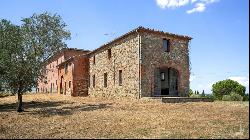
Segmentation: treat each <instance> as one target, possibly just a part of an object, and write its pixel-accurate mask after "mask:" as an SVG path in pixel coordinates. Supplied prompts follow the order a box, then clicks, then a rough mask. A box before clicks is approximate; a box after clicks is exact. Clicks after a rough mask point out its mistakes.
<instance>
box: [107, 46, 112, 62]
mask: <svg viewBox="0 0 250 140" xmlns="http://www.w3.org/2000/svg"><path fill="white" fill-rule="evenodd" d="M107 51H108V59H109V60H110V59H111V57H112V52H111V48H110V49H108V50H107Z"/></svg>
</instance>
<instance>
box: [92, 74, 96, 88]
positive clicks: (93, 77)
mask: <svg viewBox="0 0 250 140" xmlns="http://www.w3.org/2000/svg"><path fill="white" fill-rule="evenodd" d="M92 79H93V81H92V82H93V87H95V75H93V76H92Z"/></svg>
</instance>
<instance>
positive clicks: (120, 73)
mask: <svg viewBox="0 0 250 140" xmlns="http://www.w3.org/2000/svg"><path fill="white" fill-rule="evenodd" d="M121 85H122V70H119V86H121Z"/></svg>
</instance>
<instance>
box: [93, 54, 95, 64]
mask: <svg viewBox="0 0 250 140" xmlns="http://www.w3.org/2000/svg"><path fill="white" fill-rule="evenodd" d="M93 64H95V55H94V56H93Z"/></svg>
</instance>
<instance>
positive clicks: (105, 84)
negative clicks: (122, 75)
mask: <svg viewBox="0 0 250 140" xmlns="http://www.w3.org/2000/svg"><path fill="white" fill-rule="evenodd" d="M107 76H108V74H107V73H104V87H107Z"/></svg>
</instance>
